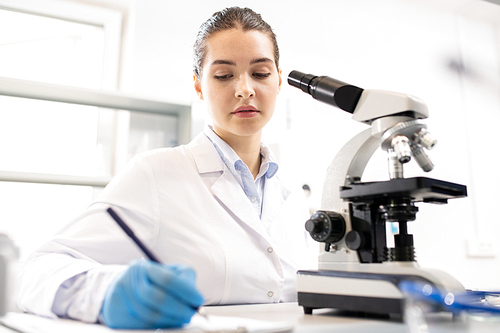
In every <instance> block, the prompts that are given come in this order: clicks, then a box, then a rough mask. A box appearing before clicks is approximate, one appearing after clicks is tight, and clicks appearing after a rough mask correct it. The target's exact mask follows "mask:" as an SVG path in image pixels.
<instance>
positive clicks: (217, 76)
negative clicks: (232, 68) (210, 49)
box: [214, 74, 233, 81]
mask: <svg viewBox="0 0 500 333" xmlns="http://www.w3.org/2000/svg"><path fill="white" fill-rule="evenodd" d="M231 77H233V75H231V74H226V75H214V78H215V79H216V80H221V81H224V80H229V79H230V78H231Z"/></svg>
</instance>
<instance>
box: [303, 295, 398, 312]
mask: <svg viewBox="0 0 500 333" xmlns="http://www.w3.org/2000/svg"><path fill="white" fill-rule="evenodd" d="M298 300H299V305H301V306H302V307H303V308H304V313H305V314H312V313H313V310H314V309H321V308H331V309H339V310H345V311H356V312H366V313H373V314H383V315H386V314H398V315H400V314H402V313H403V309H404V300H403V299H393V298H380V297H363V296H347V295H328V294H313V293H302V292H299V293H298Z"/></svg>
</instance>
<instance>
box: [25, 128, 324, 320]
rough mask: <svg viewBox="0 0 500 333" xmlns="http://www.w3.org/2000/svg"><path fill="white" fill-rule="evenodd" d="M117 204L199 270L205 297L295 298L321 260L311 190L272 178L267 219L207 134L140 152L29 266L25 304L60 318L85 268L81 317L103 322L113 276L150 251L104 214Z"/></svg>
mask: <svg viewBox="0 0 500 333" xmlns="http://www.w3.org/2000/svg"><path fill="white" fill-rule="evenodd" d="M109 205H111V206H112V207H114V208H116V210H117V212H118V213H119V214H120V215H121V216H122V218H123V219H124V220H125V221H126V222H127V223H128V224H129V225H130V227H131V228H132V229H133V230H134V232H135V234H136V235H137V236H138V237H139V238H140V239H141V240H143V242H144V243H145V244H146V245H147V246H148V247H149V248H150V249H151V251H152V252H153V253H154V254H156V255H157V256H158V257H159V258H160V260H161V261H162V262H164V263H184V264H188V265H190V266H191V267H193V268H194V270H195V271H196V274H197V286H198V288H199V290H200V291H201V292H202V294H203V295H204V297H205V302H206V304H210V305H212V304H213V305H215V304H241V303H269V302H289V301H295V300H296V289H295V276H296V270H297V269H298V268H310V267H311V266H312V267H314V266H315V265H316V261H317V257H316V254H315V252H316V248H317V245H314V244H310V243H309V237H307V235H306V232H305V230H304V222H305V221H306V220H307V219H308V218H309V213H308V209H307V204H306V201H305V198H304V196H303V193H300V192H297V193H292V192H290V191H289V190H288V189H287V188H285V186H284V185H283V184H282V181H281V180H280V178H279V172H278V173H277V174H276V175H275V176H274V177H272V178H269V179H266V185H265V189H264V195H263V209H262V220H261V219H259V217H258V215H257V213H256V212H255V210H254V208H253V207H252V205H251V203H250V202H249V200H248V198H247V197H246V196H245V193H244V191H243V189H242V188H241V186H240V185H239V183H238V182H237V180H236V178H235V177H234V176H233V175H232V174H231V173H230V171H229V170H228V169H227V167H226V166H225V165H224V163H223V162H222V160H221V158H220V157H219V155H218V153H217V151H216V150H215V148H214V146H213V144H212V143H211V142H210V141H209V140H208V138H207V137H206V136H205V134H203V133H201V134H200V135H198V136H197V137H196V138H195V139H194V140H193V141H192V142H191V143H190V144H188V145H184V146H179V147H176V148H164V149H156V150H153V151H150V152H147V153H144V154H141V155H139V156H137V157H135V158H134V159H133V160H132V161H131V162H130V163H128V165H127V166H126V167H125V170H124V171H123V172H121V173H120V174H119V175H118V176H116V177H115V178H114V179H113V180H112V181H111V182H110V184H109V185H108V186H107V187H106V188H105V189H104V190H103V192H102V193H101V195H100V196H99V198H98V199H97V201H96V202H95V203H94V204H93V205H91V207H90V208H89V210H88V211H87V212H85V213H84V214H83V215H82V216H80V217H79V218H77V219H75V220H74V221H72V222H71V223H69V225H67V226H66V227H65V228H64V229H63V230H61V231H60V232H59V233H58V234H57V235H56V236H55V237H54V238H53V239H52V240H51V241H50V242H49V243H47V244H46V245H44V246H42V248H40V249H39V250H37V251H36V252H35V253H34V254H33V255H32V256H31V257H30V258H29V259H28V260H27V262H26V263H25V265H24V268H23V270H22V273H21V286H20V297H19V299H18V306H19V307H20V308H21V309H22V310H24V311H28V312H33V313H38V314H40V315H44V316H52V317H54V316H55V315H54V313H53V312H52V311H51V308H52V303H53V300H54V297H55V294H56V292H57V290H58V289H59V287H60V286H61V284H62V283H63V282H64V281H66V280H68V279H69V278H71V277H73V276H76V275H78V274H80V273H82V272H87V275H88V276H89V277H88V278H87V281H86V282H85V286H84V287H85V288H86V290H88V291H89V292H87V293H86V296H85V297H83V298H80V301H79V302H82V304H81V306H80V307H79V308H80V309H84V310H81V311H83V312H85V313H80V314H74V316H75V317H77V319H82V320H86V321H95V320H96V319H97V316H98V314H99V311H100V306H101V303H102V300H103V298H104V295H105V292H106V289H107V287H108V285H109V283H111V281H112V280H113V278H114V277H115V276H116V275H117V274H118V273H119V272H121V271H122V270H124V269H125V268H126V265H127V264H129V262H130V261H131V260H133V259H136V258H140V257H143V254H142V253H141V251H140V250H139V249H138V247H137V246H136V245H135V244H134V243H133V242H132V241H131V240H130V239H129V238H128V236H126V234H125V233H124V232H123V231H122V230H121V229H119V227H118V226H117V225H116V223H115V222H114V221H113V220H112V219H111V218H110V217H109V216H108V215H107V213H105V208H106V207H108V206H109ZM79 316H80V317H79Z"/></svg>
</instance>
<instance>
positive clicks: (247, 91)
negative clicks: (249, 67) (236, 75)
mask: <svg viewBox="0 0 500 333" xmlns="http://www.w3.org/2000/svg"><path fill="white" fill-rule="evenodd" d="M253 96H255V91H254V88H253V86H252V81H251V79H250V78H248V77H247V76H246V75H242V76H241V77H240V79H239V80H238V83H237V86H236V97H237V98H250V97H253Z"/></svg>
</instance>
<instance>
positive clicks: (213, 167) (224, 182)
mask: <svg viewBox="0 0 500 333" xmlns="http://www.w3.org/2000/svg"><path fill="white" fill-rule="evenodd" d="M189 145H190V149H191V153H192V154H193V158H194V160H195V163H196V166H197V168H198V172H199V173H200V174H203V173H210V172H221V175H220V177H219V178H218V179H217V180H216V181H215V182H214V184H213V185H212V186H211V191H212V193H213V195H214V196H215V197H216V198H217V200H219V201H220V203H221V204H222V205H223V206H224V207H225V208H226V209H227V210H228V212H229V213H230V214H232V215H235V216H236V217H237V218H238V219H239V220H241V221H243V223H245V224H246V225H248V226H249V227H250V228H251V229H253V230H255V231H256V232H257V233H259V234H260V235H262V236H263V237H265V238H266V239H267V238H268V237H267V232H266V230H265V228H264V227H263V225H262V222H261V221H260V219H259V217H258V216H257V213H256V212H255V210H254V209H253V207H252V204H251V203H250V201H249V200H248V198H247V197H246V195H245V192H244V191H243V189H242V188H241V185H240V184H239V183H238V181H237V180H236V179H235V178H234V176H233V175H232V174H231V172H230V171H229V170H228V169H227V167H226V166H225V165H224V162H222V160H221V159H220V157H219V154H218V153H217V151H216V150H215V148H214V146H213V144H212V142H210V140H209V139H208V138H207V137H206V136H205V134H203V133H200V134H199V135H198V136H197V137H196V138H195V139H193V141H192V142H191V143H190V144H189Z"/></svg>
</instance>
